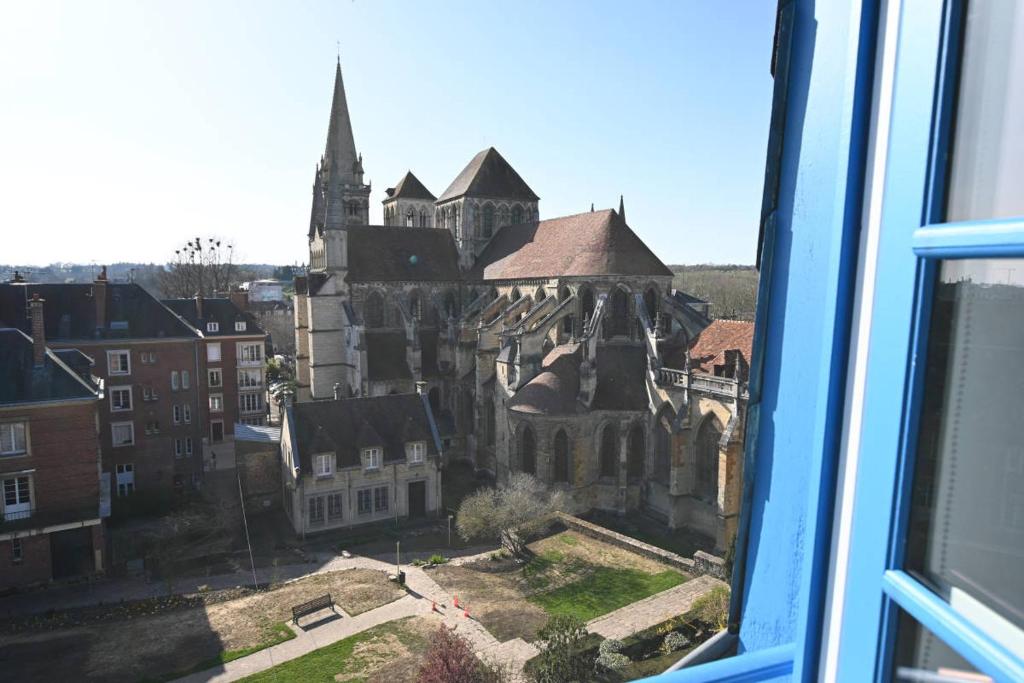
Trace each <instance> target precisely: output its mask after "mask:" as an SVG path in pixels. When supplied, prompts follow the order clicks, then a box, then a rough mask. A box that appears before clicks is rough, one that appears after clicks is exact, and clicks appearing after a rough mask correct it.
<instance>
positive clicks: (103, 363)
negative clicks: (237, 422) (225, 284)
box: [0, 269, 205, 514]
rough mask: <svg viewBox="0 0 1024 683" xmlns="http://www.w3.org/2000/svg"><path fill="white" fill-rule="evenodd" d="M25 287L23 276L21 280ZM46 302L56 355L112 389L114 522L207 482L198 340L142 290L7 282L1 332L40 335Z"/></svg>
mask: <svg viewBox="0 0 1024 683" xmlns="http://www.w3.org/2000/svg"><path fill="white" fill-rule="evenodd" d="M16 279H17V278H16ZM35 295H39V297H40V298H42V299H45V300H46V305H45V307H44V312H43V321H42V322H43V327H44V333H45V335H46V339H47V343H48V345H49V346H50V347H51V348H53V349H57V350H59V349H71V348H74V349H78V350H80V351H81V352H82V353H84V354H86V355H87V356H88V357H89V358H90V359H91V360H92V362H93V366H92V373H93V374H94V375H96V376H98V377H100V378H101V379H102V380H103V381H104V383H105V387H106V389H105V397H104V400H103V401H102V402H101V404H100V407H99V424H100V445H101V448H102V449H103V453H104V457H103V474H104V478H105V481H106V482H107V485H109V487H110V490H111V492H112V495H113V498H114V501H113V506H114V512H115V514H117V513H119V511H121V510H124V511H125V512H130V511H131V510H133V509H137V508H140V507H145V508H159V507H161V506H162V505H163V504H165V503H167V502H169V501H170V500H171V499H172V498H173V497H174V496H175V495H176V493H182V492H184V491H187V490H189V489H191V488H193V487H195V486H198V485H199V483H200V482H201V480H202V472H203V460H202V451H203V443H202V439H203V436H204V432H203V425H202V422H203V414H204V413H203V412H202V410H201V406H203V405H204V401H205V395H204V393H203V388H202V387H203V382H201V381H200V379H201V376H202V375H201V373H202V372H203V366H202V365H201V363H200V349H199V346H198V343H199V340H200V335H199V333H198V332H197V331H196V330H195V329H194V328H192V327H191V326H190V325H188V324H187V323H186V322H185V321H183V320H182V319H181V318H180V317H179V316H177V315H175V314H174V313H173V312H172V311H171V310H169V309H168V308H167V307H166V306H164V305H163V304H161V303H160V302H159V301H158V300H157V299H155V298H154V297H153V296H151V295H150V294H149V293H147V292H146V291H145V290H144V289H142V287H140V286H138V285H135V284H127V283H112V282H108V281H107V278H106V272H105V269H104V272H103V273H101V274H100V276H99V277H98V278H97V279H96V280H95V281H94V282H93V283H92V284H30V283H25V282H18V281H15V282H11V283H5V284H0V326H5V327H12V328H18V329H21V330H22V331H25V332H30V331H31V321H30V317H29V301H30V300H31V299H32V298H33V296H35Z"/></svg>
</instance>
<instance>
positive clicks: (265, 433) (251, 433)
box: [235, 422, 281, 443]
mask: <svg viewBox="0 0 1024 683" xmlns="http://www.w3.org/2000/svg"><path fill="white" fill-rule="evenodd" d="M235 441H252V442H255V443H281V428H280V427H267V426H262V425H247V424H242V423H241V422H236V423H235Z"/></svg>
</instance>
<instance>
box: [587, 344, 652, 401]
mask: <svg viewBox="0 0 1024 683" xmlns="http://www.w3.org/2000/svg"><path fill="white" fill-rule="evenodd" d="M646 374H647V350H646V349H644V348H643V347H642V346H608V345H604V346H602V345H598V347H597V390H596V391H595V392H594V400H593V402H592V403H591V404H590V407H591V409H593V410H647V403H648V398H647V383H646V381H645V377H646Z"/></svg>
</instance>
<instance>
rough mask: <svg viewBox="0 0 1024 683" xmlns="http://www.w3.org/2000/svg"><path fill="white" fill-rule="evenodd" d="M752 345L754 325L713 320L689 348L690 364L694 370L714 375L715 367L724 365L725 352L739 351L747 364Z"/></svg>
mask: <svg viewBox="0 0 1024 683" xmlns="http://www.w3.org/2000/svg"><path fill="white" fill-rule="evenodd" d="M753 344H754V323H752V322H748V321H746V320H715V321H713V322H712V323H711V324H710V325H708V326H707V328H705V329H704V331H703V332H701V333H700V336H699V337H697V340H696V341H695V342H694V343H693V345H692V346H690V363H691V367H692V368H693V369H694V370H699V371H702V372H706V373H708V374H714V373H715V366H716V365H724V364H725V352H726V351H732V350H739V352H740V353H741V354H743V358H744V360H746V362H747V363H748V364H749V363H750V358H751V348H752V347H753Z"/></svg>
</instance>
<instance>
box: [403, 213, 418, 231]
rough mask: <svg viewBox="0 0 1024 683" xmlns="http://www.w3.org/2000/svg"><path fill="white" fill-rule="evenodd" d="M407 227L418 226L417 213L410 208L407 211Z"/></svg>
mask: <svg viewBox="0 0 1024 683" xmlns="http://www.w3.org/2000/svg"><path fill="white" fill-rule="evenodd" d="M405 227H407V228H414V227H416V214H415V213H414V212H413V210H412V209H409V210H408V211H407V212H406V213H405Z"/></svg>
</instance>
